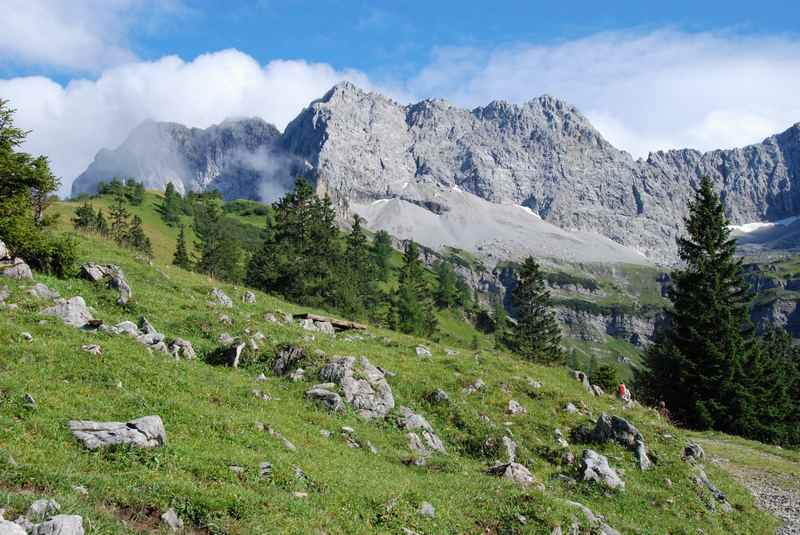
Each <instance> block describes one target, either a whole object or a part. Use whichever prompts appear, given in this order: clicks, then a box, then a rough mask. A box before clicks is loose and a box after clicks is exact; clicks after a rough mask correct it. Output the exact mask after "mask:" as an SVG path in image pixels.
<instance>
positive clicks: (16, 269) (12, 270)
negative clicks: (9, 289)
mask: <svg viewBox="0 0 800 535" xmlns="http://www.w3.org/2000/svg"><path fill="white" fill-rule="evenodd" d="M0 276H2V277H8V278H9V279H17V280H31V279H33V272H32V271H31V268H30V267H29V266H28V264H26V263H25V261H24V260H22V259H21V258H14V259H11V260H0Z"/></svg>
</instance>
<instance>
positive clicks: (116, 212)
mask: <svg viewBox="0 0 800 535" xmlns="http://www.w3.org/2000/svg"><path fill="white" fill-rule="evenodd" d="M109 215H110V217H111V237H112V238H113V239H114V241H116V242H117V243H125V240H126V239H127V237H128V217H130V214H129V213H128V209H127V208H125V201H124V200H123V197H122V196H121V195H117V196H116V197H115V198H114V203H113V204H112V205H111V210H110V211H109Z"/></svg>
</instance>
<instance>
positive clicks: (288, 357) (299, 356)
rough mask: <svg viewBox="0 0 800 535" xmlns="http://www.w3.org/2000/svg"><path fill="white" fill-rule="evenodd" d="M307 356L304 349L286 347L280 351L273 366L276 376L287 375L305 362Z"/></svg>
mask: <svg viewBox="0 0 800 535" xmlns="http://www.w3.org/2000/svg"><path fill="white" fill-rule="evenodd" d="M305 358H306V354H305V351H304V350H303V348H302V347H299V346H286V347H284V348H282V349H281V350H280V351H278V358H277V359H275V363H274V364H273V366H272V373H274V374H275V375H287V374H289V373H291V372H292V371H293V370H295V369H297V368H298V366H299V365H300V364H301V363H302V362H303V361H304V360H305Z"/></svg>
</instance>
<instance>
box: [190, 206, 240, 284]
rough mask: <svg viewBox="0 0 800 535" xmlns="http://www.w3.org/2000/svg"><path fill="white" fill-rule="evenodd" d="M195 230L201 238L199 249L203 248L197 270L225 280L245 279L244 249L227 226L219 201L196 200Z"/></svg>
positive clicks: (197, 245) (198, 259) (196, 263)
mask: <svg viewBox="0 0 800 535" xmlns="http://www.w3.org/2000/svg"><path fill="white" fill-rule="evenodd" d="M194 232H195V235H196V236H197V238H198V241H197V243H196V244H195V249H196V250H197V251H199V256H198V258H197V260H196V262H195V269H196V270H197V271H199V272H201V273H207V274H208V275H211V276H212V277H217V278H219V279H222V280H228V281H239V280H241V278H242V248H241V245H240V244H239V241H238V240H237V239H235V238H234V237H233V236H232V233H231V232H229V231H228V229H227V228H226V221H225V216H224V215H223V214H222V209H221V208H220V205H219V201H217V200H214V199H206V200H205V201H203V202H198V203H195V206H194Z"/></svg>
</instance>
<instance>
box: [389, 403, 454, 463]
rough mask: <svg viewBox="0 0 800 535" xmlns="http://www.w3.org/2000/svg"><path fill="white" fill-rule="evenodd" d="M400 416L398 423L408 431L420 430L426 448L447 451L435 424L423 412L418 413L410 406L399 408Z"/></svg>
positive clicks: (441, 451)
mask: <svg viewBox="0 0 800 535" xmlns="http://www.w3.org/2000/svg"><path fill="white" fill-rule="evenodd" d="M399 411H400V416H399V417H398V419H397V425H398V426H399V427H400V428H401V429H404V430H406V431H419V432H420V434H421V435H422V440H423V443H424V446H423V447H424V448H425V449H426V450H429V451H431V452H438V453H447V450H446V449H445V447H444V443H443V442H442V440H441V439H440V438H439V436H438V435H437V434H436V433H435V432H434V430H433V426H431V424H430V422H428V420H426V419H425V417H424V416H422V415H421V414H417V413H415V412H414V411H412V410H411V409H409V408H408V407H404V406H401V407H400V408H399Z"/></svg>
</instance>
